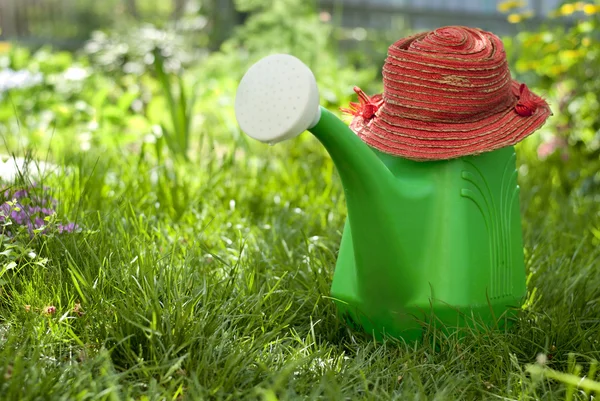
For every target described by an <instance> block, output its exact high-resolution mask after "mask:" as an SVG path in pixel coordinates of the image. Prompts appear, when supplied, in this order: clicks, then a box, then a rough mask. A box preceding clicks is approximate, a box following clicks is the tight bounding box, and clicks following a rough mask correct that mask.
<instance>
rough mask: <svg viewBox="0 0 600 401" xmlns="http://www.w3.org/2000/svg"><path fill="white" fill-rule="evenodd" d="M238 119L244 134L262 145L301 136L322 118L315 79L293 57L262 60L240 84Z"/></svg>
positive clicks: (281, 56)
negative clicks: (262, 143)
mask: <svg viewBox="0 0 600 401" xmlns="http://www.w3.org/2000/svg"><path fill="white" fill-rule="evenodd" d="M235 117H236V119H237V121H238V124H239V125H240V128H241V129H242V131H243V132H245V133H246V134H247V135H248V136H250V137H252V138H254V139H256V140H258V141H261V142H266V143H270V144H274V143H277V142H281V141H284V140H286V139H290V138H293V137H295V136H298V135H300V134H301V133H302V132H304V131H306V130H307V129H309V128H312V127H314V126H315V125H316V124H317V123H318V122H319V119H320V117H321V110H320V107H319V88H318V87H317V81H316V79H315V76H314V75H313V73H312V71H311V70H310V69H309V68H308V67H307V66H306V65H305V64H304V63H303V62H302V61H300V60H299V59H297V58H296V57H294V56H290V55H287V54H275V55H271V56H267V57H265V58H263V59H261V60H260V61H258V62H257V63H256V64H254V65H253V66H252V67H250V69H249V70H248V71H247V72H246V74H245V75H244V77H243V78H242V80H241V81H240V85H239V87H238V90H237V94H236V99H235Z"/></svg>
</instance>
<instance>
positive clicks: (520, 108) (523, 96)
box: [515, 84, 545, 117]
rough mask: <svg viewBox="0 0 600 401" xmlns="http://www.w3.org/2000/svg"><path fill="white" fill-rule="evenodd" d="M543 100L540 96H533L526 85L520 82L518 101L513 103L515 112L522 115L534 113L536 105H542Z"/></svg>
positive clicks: (526, 115)
mask: <svg viewBox="0 0 600 401" xmlns="http://www.w3.org/2000/svg"><path fill="white" fill-rule="evenodd" d="M544 104H545V102H544V100H543V99H541V98H535V97H534V96H533V95H532V93H531V91H530V90H529V88H528V87H527V85H525V84H521V86H520V87H519V101H518V102H517V104H516V105H515V111H516V112H517V114H519V115H520V116H523V117H529V116H531V115H533V113H535V111H536V110H537V108H538V107H540V106H542V105H544Z"/></svg>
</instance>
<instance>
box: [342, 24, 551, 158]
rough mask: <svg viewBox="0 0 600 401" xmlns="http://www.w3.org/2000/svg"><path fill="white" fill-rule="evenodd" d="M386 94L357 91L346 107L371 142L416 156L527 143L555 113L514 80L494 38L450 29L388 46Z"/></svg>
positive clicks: (442, 155)
mask: <svg viewBox="0 0 600 401" xmlns="http://www.w3.org/2000/svg"><path fill="white" fill-rule="evenodd" d="M383 86H384V92H383V94H378V95H375V96H372V97H369V96H367V95H366V94H364V93H363V92H362V91H361V90H360V89H359V88H355V91H356V93H357V94H358V96H359V102H357V103H351V104H350V107H349V108H345V109H342V111H344V112H346V113H349V114H352V115H353V116H354V118H353V120H352V123H351V124H350V127H351V128H352V129H353V131H354V132H356V134H357V135H358V136H359V137H360V138H361V139H362V140H363V141H364V142H366V143H367V144H369V145H370V146H372V147H374V148H376V149H378V150H380V151H382V152H385V153H389V154H393V155H397V156H401V157H405V158H408V159H413V160H421V161H424V160H439V159H451V158H456V157H462V156H466V155H475V154H479V153H483V152H488V151H492V150H495V149H498V148H502V147H505V146H509V145H514V144H516V143H517V142H519V141H521V140H523V139H524V138H525V137H527V136H528V135H530V134H532V133H533V132H534V131H535V130H537V129H538V128H540V127H541V126H542V125H543V124H544V123H545V121H546V120H547V118H548V117H549V116H550V115H551V114H552V113H551V111H550V108H549V106H548V104H547V103H546V101H545V100H544V99H542V98H541V97H539V96H537V95H536V94H534V93H532V92H531V91H530V90H529V89H528V88H527V86H526V85H525V84H521V83H519V82H516V81H515V80H513V79H512V78H511V74H510V71H509V68H508V63H507V60H506V54H505V51H504V46H503V44H502V41H501V40H500V38H498V37H497V36H496V35H494V34H492V33H490V32H486V31H483V30H480V29H476V28H469V27H462V26H449V27H443V28H439V29H436V30H434V31H431V32H424V33H420V34H417V35H414V36H411V37H408V38H403V39H400V40H399V41H397V42H396V43H394V44H393V45H391V46H390V47H389V49H388V56H387V58H386V60H385V63H384V66H383Z"/></svg>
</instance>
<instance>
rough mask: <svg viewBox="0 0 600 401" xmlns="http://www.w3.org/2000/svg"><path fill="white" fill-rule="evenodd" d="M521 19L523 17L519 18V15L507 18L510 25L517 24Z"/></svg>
mask: <svg viewBox="0 0 600 401" xmlns="http://www.w3.org/2000/svg"><path fill="white" fill-rule="evenodd" d="M522 19H523V17H522V16H521V14H511V15H509V16H508V22H510V23H511V24H516V23H519V22H521V20H522Z"/></svg>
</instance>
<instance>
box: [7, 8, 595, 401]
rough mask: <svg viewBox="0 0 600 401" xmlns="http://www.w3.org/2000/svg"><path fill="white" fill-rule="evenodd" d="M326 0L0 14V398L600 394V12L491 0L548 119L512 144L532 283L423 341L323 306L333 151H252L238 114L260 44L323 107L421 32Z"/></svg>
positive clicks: (340, 214) (337, 214) (346, 98)
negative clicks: (484, 321) (353, 20)
mask: <svg viewBox="0 0 600 401" xmlns="http://www.w3.org/2000/svg"><path fill="white" fill-rule="evenodd" d="M32 3H34V2H32ZM42 3H43V1H41V0H38V2H37V4H38V6H39V4H42ZM333 3H335V4H334V5H335V7H329V8H320V7H318V5H317V4H316V3H313V2H307V1H302V0H273V1H269V0H236V1H227V2H225V1H223V2H220V1H217V0H214V1H210V0H203V1H191V0H190V1H188V2H183V1H173V2H166V1H165V2H152V1H142V0H138V1H125V2H121V1H119V2H116V1H103V2H100V1H97V2H84V1H77V2H74V3H72V4H73V5H72V7H70V8H68V9H67V10H66V11H68V12H67V13H66V14H60V15H61V16H65V15H66V16H67V17H65V18H66V19H62V20H61V19H60V18H58V17H57V18H51V15H50V14H48V13H47V12H49V11H48V10H50V9H47V10H45V9H44V8H43V7H42V8H40V7H41V6H40V7H38V8H37V10H41V11H40V12H41V14H36V15H37V18H34V17H35V15H33V14H32V15H33V16H27V18H29V19H28V21H29V23H28V24H27V25H26V26H24V25H22V24H21V25H20V27H21V28H18V29H17V27H16V26H17V25H16V23H15V21H16V19H10V21H12V25H11V27H10V29H11V30H12V31H11V32H9V31H8V29H9V28H8V24H9V23H11V22H10V21H9V19H7V18H6V8H2V7H7V4H9V1H7V0H4V1H3V2H1V3H0V11H2V10H4V12H5V14H4V19H1V18H0V21H2V24H3V32H1V33H2V37H3V38H4V41H3V42H0V136H1V138H2V142H1V143H0V146H1V147H2V149H1V152H0V153H2V155H3V158H2V160H0V169H1V171H0V173H1V174H0V176H1V177H2V181H1V184H2V191H1V196H2V199H0V200H1V202H2V203H1V205H0V222H1V223H2V228H1V230H2V231H1V234H0V398H2V399H6V400H17V399H18V400H25V399H31V400H33V399H57V400H58V399H65V400H66V399H69V400H121V399H134V400H167V399H169V400H179V399H235V400H238V399H257V398H258V399H264V400H269V401H270V400H277V399H282V400H283V399H328V400H334V399H402V400H407V399H415V400H416V399H419V400H423V399H439V400H445V399H461V400H464V399H502V400H537V399H543V400H556V399H561V400H562V399H567V400H571V399H582V400H583V399H586V400H587V399H592V398H591V397H592V394H594V391H600V382H598V381H596V379H597V377H596V369H597V363H596V361H597V360H598V358H600V355H599V350H600V344H599V343H598V340H599V339H600V337H599V335H600V318H599V316H600V270H599V269H598V267H599V256H600V251H599V249H600V248H599V245H600V213H599V208H598V203H599V202H600V174H599V171H600V159H599V156H600V119H599V118H598V115H599V111H600V110H599V109H600V103H599V96H600V80H598V78H597V75H598V70H599V67H598V65H600V31H599V28H600V26H599V22H600V3H598V2H589V1H588V2H563V3H558V4H557V5H556V7H555V8H553V10H552V11H551V12H549V13H548V15H544V16H543V18H542V16H540V15H536V13H535V12H534V11H532V9H531V8H530V6H529V5H528V4H522V3H521V2H519V1H507V2H502V3H499V4H498V5H497V7H498V10H499V11H500V12H501V13H502V18H503V21H504V22H506V24H505V25H502V26H505V27H507V32H506V33H503V34H502V38H503V40H504V43H505V46H506V50H507V55H508V58H509V62H510V64H511V69H512V72H513V75H514V76H515V78H517V79H520V80H522V81H525V82H526V83H527V84H528V85H529V86H530V87H531V88H532V90H534V91H535V92H538V93H540V94H543V96H544V97H545V98H546V99H547V100H548V102H549V103H550V105H551V107H552V110H553V113H554V115H553V116H552V117H551V118H550V120H549V121H548V123H547V124H546V125H545V126H544V128H543V129H541V130H540V131H538V132H536V133H535V134H534V135H532V136H531V137H529V138H527V140H526V141H524V142H523V143H520V144H519V145H518V147H517V150H518V171H519V183H520V186H521V189H522V190H521V208H522V216H523V234H524V241H525V256H526V267H527V274H528V290H529V292H528V296H527V299H526V300H525V301H524V304H523V305H522V313H521V315H520V317H519V321H518V322H517V323H516V325H515V326H514V327H513V328H511V329H510V330H509V331H506V332H495V331H491V332H489V333H483V334H482V333H473V332H465V333H462V337H461V339H459V338H458V337H454V336H446V335H444V334H443V333H441V332H439V331H438V330H437V329H436V328H435V327H432V328H431V330H430V332H428V333H427V336H428V338H430V339H431V340H432V341H426V342H424V343H423V344H419V345H416V346H415V345H411V344H404V343H402V342H401V341H395V340H392V339H390V340H387V341H384V342H377V341H375V340H374V339H373V338H370V337H369V336H367V335H364V334H361V333H357V332H354V331H352V330H351V329H349V328H348V327H346V326H345V325H344V324H343V323H342V322H341V321H339V320H338V319H337V317H336V315H335V310H334V308H333V305H332V303H331V300H330V299H329V298H328V295H329V288H330V284H331V278H332V274H333V266H334V263H335V258H336V253H337V250H338V246H339V241H340V238H341V229H342V226H343V222H344V219H345V213H346V210H345V204H344V197H343V191H342V187H341V185H340V183H339V180H338V176H337V173H336V171H335V168H334V166H333V164H332V163H331V161H330V159H329V157H328V156H327V154H326V153H325V151H324V150H323V149H322V148H321V147H320V146H319V144H318V143H317V141H316V140H315V139H314V138H313V137H312V136H310V135H307V134H304V135H301V136H300V137H298V138H296V139H294V140H292V141H288V142H285V143H281V144H279V145H277V146H274V147H270V146H264V145H262V144H260V143H256V142H254V141H252V140H249V139H248V138H247V137H246V136H245V135H244V134H243V133H242V132H240V130H239V128H238V126H237V124H236V120H235V118H234V111H233V103H234V97H235V91H236V88H237V84H238V82H239V80H240V78H241V77H242V75H243V74H244V72H245V71H246V69H247V68H248V67H249V66H250V65H251V64H252V63H253V62H254V61H257V60H258V59H260V58H261V57H263V56H265V55H267V54H270V53H273V52H286V53H291V54H294V55H296V56H297V57H299V58H300V59H302V60H303V61H304V62H305V63H306V64H308V65H309V66H310V67H311V68H312V70H313V71H314V72H315V75H316V77H317V80H318V84H319V87H320V90H321V96H322V104H323V105H324V106H326V107H327V108H329V109H330V110H332V111H333V112H335V113H338V114H339V107H343V106H346V105H347V104H348V103H349V102H350V101H354V100H355V99H354V92H353V91H352V88H353V86H355V85H357V86H360V87H361V88H363V89H364V90H365V91H366V92H367V93H369V94H373V93H376V92H378V91H380V90H381V77H380V68H381V66H382V63H383V58H384V57H385V52H386V49H387V46H389V44H390V43H392V42H393V41H394V40H396V39H398V38H399V37H401V36H404V35H407V34H409V33H411V29H414V27H412V28H411V25H410V24H408V23H407V19H406V18H405V16H400V17H399V19H397V20H394V21H396V22H395V23H394V24H392V25H391V26H388V27H387V28H388V29H377V27H371V26H367V25H365V26H364V27H363V26H346V25H344V23H342V22H343V21H342V19H341V17H340V16H341V15H342V13H343V5H342V3H341V2H333ZM333 3H332V4H333ZM534 3H535V2H534ZM23 4H24V3H23ZM120 5H122V6H123V7H122V8H119V7H120ZM223 5H226V7H224V6H223ZM495 6H496V5H495ZM44 10H45V11H44ZM63 11H64V10H63ZM23 18H25V17H23ZM61 18H62V17H61ZM7 21H9V22H7ZM375 25H376V24H375ZM472 25H477V23H472ZM9 33H10V35H9ZM15 166H16V167H18V168H15Z"/></svg>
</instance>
